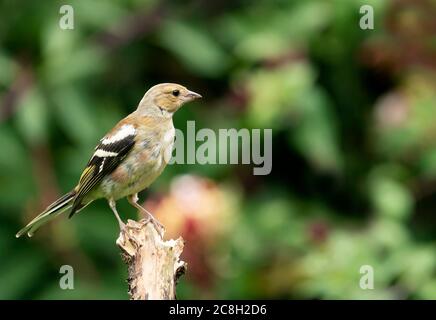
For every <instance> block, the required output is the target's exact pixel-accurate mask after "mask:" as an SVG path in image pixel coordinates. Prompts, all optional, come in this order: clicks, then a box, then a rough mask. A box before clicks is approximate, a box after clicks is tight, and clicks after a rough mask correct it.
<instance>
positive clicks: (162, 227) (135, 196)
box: [127, 193, 165, 230]
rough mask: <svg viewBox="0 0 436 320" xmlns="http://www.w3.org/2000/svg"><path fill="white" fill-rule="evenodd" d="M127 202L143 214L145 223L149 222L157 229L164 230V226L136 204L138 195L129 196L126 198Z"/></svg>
mask: <svg viewBox="0 0 436 320" xmlns="http://www.w3.org/2000/svg"><path fill="white" fill-rule="evenodd" d="M127 200H128V201H129V203H130V204H131V205H132V206H134V207H135V208H136V209H138V210H139V211H141V212H142V213H144V214H145V215H146V216H147V219H148V220H147V221H149V220H151V222H152V223H153V224H154V225H155V226H156V227H158V228H159V229H161V230H165V228H164V226H163V225H162V224H161V223H160V222H159V221H158V220H157V219H156V218H155V217H153V215H152V214H151V213H150V212H148V211H147V210H146V209H145V208H144V207H142V206H141V205H139V204H138V200H139V199H138V194H137V193H135V194H132V195H130V196H128V197H127Z"/></svg>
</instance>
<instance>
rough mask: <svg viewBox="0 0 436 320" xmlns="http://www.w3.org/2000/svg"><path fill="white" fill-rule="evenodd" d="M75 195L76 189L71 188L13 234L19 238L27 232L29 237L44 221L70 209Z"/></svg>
mask: <svg viewBox="0 0 436 320" xmlns="http://www.w3.org/2000/svg"><path fill="white" fill-rule="evenodd" d="M75 195H76V191H75V190H72V191H70V192H68V193H67V194H65V195H63V196H62V197H60V198H59V199H58V200H56V201H55V202H53V203H52V204H51V205H49V206H48V207H47V209H45V210H44V211H43V212H42V213H40V214H39V215H38V216H37V217H35V218H34V219H33V220H32V221H30V222H29V224H28V225H27V226H25V227H24V228H23V229H21V230H20V231H18V232H17V234H16V235H15V236H16V237H17V238H19V237H21V236H22V235H23V234H25V233H27V235H28V236H29V237H31V236H33V233H34V232H35V231H36V230H38V228H39V227H40V226H42V225H43V224H44V223H46V222H48V221H50V220H51V219H53V218H55V217H57V216H58V215H60V214H61V213H63V212H65V211H66V210H68V209H70V208H71V207H72V205H73V201H74V197H75Z"/></svg>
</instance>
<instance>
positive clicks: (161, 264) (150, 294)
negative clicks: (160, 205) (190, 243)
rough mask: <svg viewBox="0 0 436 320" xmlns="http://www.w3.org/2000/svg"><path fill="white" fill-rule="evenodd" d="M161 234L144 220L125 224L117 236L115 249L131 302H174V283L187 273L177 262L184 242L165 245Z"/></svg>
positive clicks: (175, 241)
mask: <svg viewBox="0 0 436 320" xmlns="http://www.w3.org/2000/svg"><path fill="white" fill-rule="evenodd" d="M163 232H164V231H163V230H160V229H158V228H157V227H156V226H155V225H154V224H153V223H152V222H150V221H146V220H141V221H133V220H128V222H127V224H126V226H125V228H124V229H123V230H122V231H121V232H120V236H119V237H118V239H117V245H118V246H119V247H120V249H121V254H122V257H123V260H124V262H125V263H126V264H127V266H128V274H129V276H128V280H127V281H128V284H129V295H130V298H131V299H132V300H172V299H175V298H176V284H177V280H178V279H179V277H180V276H181V275H182V274H184V273H185V271H186V263H185V262H183V261H181V260H180V255H181V254H182V251H183V246H184V241H183V239H182V238H178V239H177V240H168V241H164V240H163Z"/></svg>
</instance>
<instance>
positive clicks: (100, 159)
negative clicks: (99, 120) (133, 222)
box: [16, 83, 201, 237]
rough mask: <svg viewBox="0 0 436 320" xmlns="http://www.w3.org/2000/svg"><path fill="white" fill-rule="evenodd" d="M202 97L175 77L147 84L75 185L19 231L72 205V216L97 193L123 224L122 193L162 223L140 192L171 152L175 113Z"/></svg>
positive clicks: (28, 229) (26, 230)
mask: <svg viewBox="0 0 436 320" xmlns="http://www.w3.org/2000/svg"><path fill="white" fill-rule="evenodd" d="M200 97H201V96H200V95H199V94H197V93H195V92H192V91H189V90H188V89H186V88H185V87H183V86H181V85H178V84H174V83H163V84H159V85H156V86H154V87H152V88H151V89H150V90H148V91H147V92H146V93H145V95H144V97H143V98H142V100H141V101H140V103H139V105H138V108H137V109H136V111H134V112H133V113H131V114H130V115H128V116H127V117H126V118H124V119H123V120H121V121H120V122H119V123H118V124H117V125H116V126H115V127H114V128H113V129H112V130H111V131H109V132H108V133H107V134H106V135H105V136H104V137H103V138H102V139H101V140H100V143H99V144H98V145H97V147H96V148H95V150H94V154H93V155H92V157H91V159H90V160H89V162H88V165H87V166H86V168H85V170H84V171H83V173H82V175H81V176H80V179H79V183H78V184H77V186H76V187H75V188H74V189H73V190H72V191H70V192H69V193H67V194H66V195H64V196H63V197H61V198H60V199H58V200H57V201H55V202H54V203H53V204H51V205H50V206H49V207H48V208H47V209H46V210H44V212H42V213H41V214H39V215H38V216H37V217H36V218H35V219H33V220H32V221H31V222H30V223H29V224H28V225H27V226H26V227H24V228H23V229H21V230H20V231H19V232H18V233H17V235H16V236H17V237H20V236H21V235H23V234H24V233H27V234H28V235H29V237H30V236H32V234H33V233H34V232H35V231H36V230H37V229H38V228H39V227H40V226H41V225H42V224H44V223H45V222H47V221H49V220H51V219H52V218H54V217H56V216H57V215H59V214H61V213H63V212H68V211H69V212H70V214H69V216H70V217H71V216H72V215H74V213H76V212H78V211H80V210H81V209H83V208H84V207H85V206H87V205H88V204H90V203H91V202H92V201H94V200H96V199H99V198H106V199H107V200H108V202H109V205H110V207H111V209H112V211H113V212H114V214H115V216H116V218H117V219H118V222H119V224H120V227H121V228H122V227H123V226H124V223H123V222H122V220H121V218H120V217H119V215H118V212H117V210H116V206H115V201H116V200H118V199H120V198H124V197H127V198H128V200H129V203H130V204H132V205H133V206H134V207H135V208H137V209H138V210H140V211H142V212H144V214H146V215H148V217H149V218H150V219H152V220H153V221H154V222H155V223H157V224H159V223H158V222H157V221H155V220H154V218H153V217H152V216H151V214H150V213H148V212H147V211H146V210H145V209H144V208H142V207H141V206H140V205H139V204H138V203H137V201H138V196H137V194H138V192H140V191H142V190H144V189H145V188H147V187H148V186H149V185H150V184H151V183H153V181H154V180H155V179H156V178H157V177H158V176H159V175H160V174H161V173H162V171H163V170H164V169H165V166H166V165H167V163H168V162H169V160H170V158H171V152H172V149H173V143H174V137H175V130H174V126H173V120H172V116H173V114H174V113H175V112H176V111H177V110H178V109H179V108H180V107H181V106H182V105H183V104H184V103H186V102H189V101H192V100H194V99H198V98H200Z"/></svg>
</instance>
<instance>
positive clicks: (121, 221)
mask: <svg viewBox="0 0 436 320" xmlns="http://www.w3.org/2000/svg"><path fill="white" fill-rule="evenodd" d="M108 202H109V206H110V207H111V209H112V211H113V213H114V214H115V218H117V220H118V223H119V224H120V230H123V229H124V227H125V226H126V225H125V224H124V222H123V220H121V218H120V215H119V214H118V211H117V206H116V203H115V200H114V199H108Z"/></svg>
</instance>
